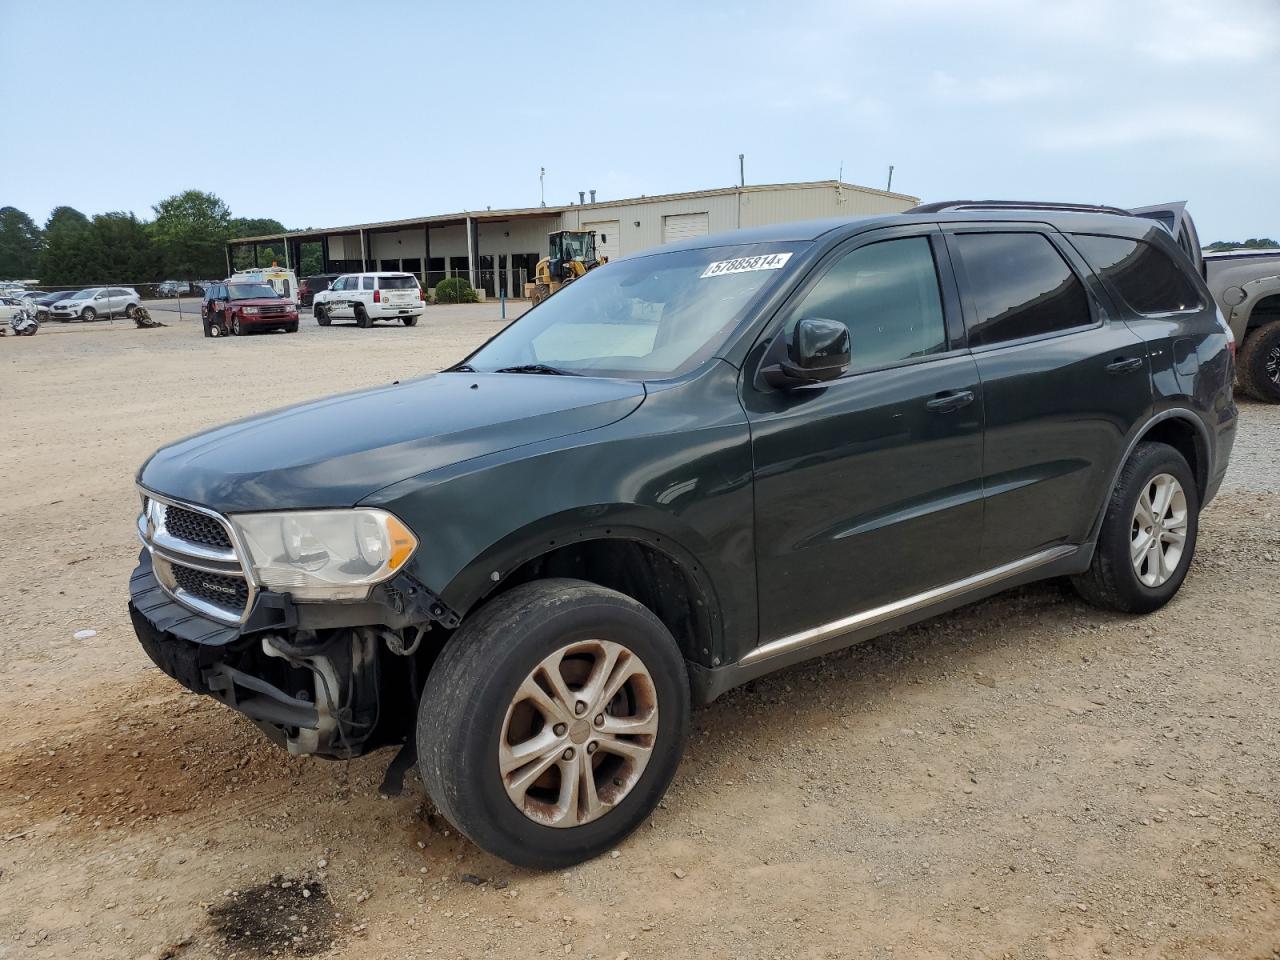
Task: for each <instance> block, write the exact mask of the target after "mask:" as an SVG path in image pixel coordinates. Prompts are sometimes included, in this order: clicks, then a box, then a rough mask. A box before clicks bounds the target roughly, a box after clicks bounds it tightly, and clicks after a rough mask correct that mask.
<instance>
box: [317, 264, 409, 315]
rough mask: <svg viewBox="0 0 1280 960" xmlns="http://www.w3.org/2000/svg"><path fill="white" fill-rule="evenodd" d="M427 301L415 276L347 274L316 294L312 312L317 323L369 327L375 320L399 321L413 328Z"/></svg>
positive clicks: (401, 274) (407, 274)
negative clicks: (342, 322)
mask: <svg viewBox="0 0 1280 960" xmlns="http://www.w3.org/2000/svg"><path fill="white" fill-rule="evenodd" d="M423 303H424V298H423V296H422V288H421V287H419V286H418V280H417V278H416V277H415V276H414V275H413V274H411V273H344V274H343V275H342V276H340V277H338V279H337V280H335V281H333V283H332V284H330V285H329V289H328V290H322V291H320V292H319V293H317V294H316V296H315V300H314V302H313V303H312V312H313V313H314V314H315V318H316V322H317V323H319V324H320V326H322V327H327V326H328V325H329V323H330V321H333V320H342V319H346V318H350V319H353V320H355V322H356V325H357V326H360V327H367V326H369V325H370V324H372V323H373V321H375V320H395V319H397V318H399V320H400V322H401V323H403V324H404V325H405V326H406V327H412V326H413V325H414V324H415V323H417V322H418V317H420V316H422V309H423Z"/></svg>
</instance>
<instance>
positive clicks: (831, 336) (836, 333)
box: [763, 317, 851, 388]
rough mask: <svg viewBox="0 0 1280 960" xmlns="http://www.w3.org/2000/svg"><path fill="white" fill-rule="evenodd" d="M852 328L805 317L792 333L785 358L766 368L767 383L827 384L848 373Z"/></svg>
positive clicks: (782, 385)
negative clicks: (850, 329)
mask: <svg viewBox="0 0 1280 960" xmlns="http://www.w3.org/2000/svg"><path fill="white" fill-rule="evenodd" d="M850 355H851V350H850V347H849V328H848V327H846V326H845V325H844V324H843V323H840V322H838V321H836V320H824V319H822V318H821V317H802V318H801V319H800V320H799V321H798V322H797V323H796V325H795V329H794V330H792V331H791V338H790V340H789V341H788V342H787V345H786V356H785V357H784V358H783V359H780V360H779V361H778V362H777V363H775V364H772V365H770V366H767V367H765V369H764V371H763V373H764V378H765V381H766V382H768V383H769V385H770V386H774V387H784V388H786V387H799V386H804V385H806V384H812V383H826V382H827V381H828V380H835V379H836V378H838V377H841V376H843V375H844V373H845V371H847V370H848V369H849V361H850Z"/></svg>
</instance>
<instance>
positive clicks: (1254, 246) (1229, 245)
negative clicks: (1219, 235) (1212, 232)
mask: <svg viewBox="0 0 1280 960" xmlns="http://www.w3.org/2000/svg"><path fill="white" fill-rule="evenodd" d="M1276 247H1280V243H1276V241H1274V240H1272V239H1270V238H1269V237H1250V238H1249V239H1248V240H1246V241H1244V243H1241V242H1240V241H1239V240H1215V241H1214V242H1213V243H1211V244H1209V245H1208V246H1207V247H1205V249H1206V250H1210V251H1214V252H1216V251H1219V250H1271V249H1274V248H1276Z"/></svg>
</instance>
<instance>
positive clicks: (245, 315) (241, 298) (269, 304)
mask: <svg viewBox="0 0 1280 960" xmlns="http://www.w3.org/2000/svg"><path fill="white" fill-rule="evenodd" d="M200 318H201V319H202V320H203V321H204V335H205V336H206V337H223V336H226V335H227V334H228V333H230V334H231V335H232V336H234V337H238V336H240V335H241V334H242V333H254V332H255V331H258V330H283V331H284V332H285V333H297V332H298V307H297V305H296V304H295V303H294V302H293V301H292V300H290V299H288V298H287V297H282V296H280V294H278V293H276V292H275V290H273V289H272V287H271V284H269V283H258V282H254V281H243V282H239V283H236V282H231V283H227V282H223V283H214V284H210V285H209V287H208V288H207V289H206V290H205V294H204V302H203V303H201V304H200Z"/></svg>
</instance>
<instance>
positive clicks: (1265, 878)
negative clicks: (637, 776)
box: [0, 304, 1280, 960]
mask: <svg viewBox="0 0 1280 960" xmlns="http://www.w3.org/2000/svg"><path fill="white" fill-rule="evenodd" d="M499 328H500V321H498V320H497V307H496V305H492V304H490V305H479V306H475V307H461V308H430V309H429V310H428V312H427V314H426V316H425V317H424V319H423V321H422V322H421V323H420V324H419V325H418V326H417V327H416V328H413V329H406V328H402V327H399V326H387V327H382V328H374V329H372V330H368V331H362V330H358V329H355V328H351V327H348V328H329V329H325V330H321V329H319V328H317V327H315V326H314V325H312V324H309V323H304V326H303V328H302V332H301V333H299V334H297V335H271V336H260V337H252V338H242V339H227V340H219V341H208V340H204V339H203V338H201V337H200V335H199V327H198V325H197V324H195V323H193V322H190V321H188V322H183V323H177V322H175V323H173V324H171V325H170V326H168V327H165V328H162V329H158V330H151V331H140V330H136V329H134V328H133V327H132V325H131V324H129V325H126V324H121V323H116V324H95V325H92V326H82V325H74V326H62V325H57V324H54V325H49V326H47V327H46V328H44V329H42V330H41V332H40V335H39V336H37V337H34V338H30V339H21V340H15V339H13V338H6V339H5V340H0V371H2V373H0V391H2V392H3V397H4V400H5V414H6V415H5V418H4V420H3V423H2V425H0V447H2V448H3V449H4V450H5V451H6V456H5V457H4V458H3V459H0V482H2V483H3V489H4V490H5V492H6V498H5V500H6V502H5V508H4V510H3V511H2V512H0V542H2V543H3V544H4V545H5V549H4V550H3V552H2V554H0V583H3V584H4V587H3V588H2V590H0V592H2V593H3V595H4V603H3V604H2V605H0V631H2V635H3V638H4V640H5V648H6V651H7V652H8V657H7V658H6V659H5V660H4V661H3V662H0V960H9V958H11V957H12V958H17V957H22V958H26V957H33V958H45V957H48V958H61V957H69V956H83V957H94V958H96V957H123V958H138V957H152V958H157V957H179V956H180V957H182V958H207V957H226V956H242V957H263V956H326V957H355V958H365V957H370V958H372V957H397V958H406V957H408V958H412V957H417V958H432V960H434V958H440V957H448V958H453V957H467V958H472V957H495V958H505V957H553V956H555V957H564V956H572V957H580V958H587V957H593V958H597V960H618V958H621V957H627V958H630V960H639V958H669V957H712V958H730V957H738V958H814V960H817V958H835V957H840V958H843V957H859V958H861V957H867V958H889V957H899V958H901V957H926V958H954V957H965V958H968V957H994V958H1001V957H1016V958H1040V957H1046V958H1047V957H1055V958H1056V957H1101V956H1107V955H1110V956H1122V957H1144V958H1156V957H1166V958H1175V957H1176V958H1197V960H1198V958H1206V957H1243V958H1272V957H1280V820H1278V817H1277V815H1278V814H1280V810H1278V809H1277V789H1276V788H1277V775H1278V773H1280V698H1278V697H1277V689H1278V688H1280V653H1278V651H1277V640H1278V639H1280V631H1278V630H1277V627H1276V623H1277V622H1278V620H1280V597H1278V596H1277V591H1276V585H1275V584H1276V575H1277V572H1280V524H1277V516H1280V483H1278V482H1277V479H1276V477H1277V470H1278V469H1280V455H1278V454H1277V450H1280V443H1278V442H1277V441H1280V407H1265V406H1261V405H1257V404H1252V403H1246V402H1243V401H1242V402H1241V431H1240V437H1239V440H1238V442H1237V446H1236V452H1235V457H1234V459H1233V463H1232V468H1231V472H1230V473H1229V475H1228V479H1227V483H1226V485H1225V487H1224V491H1223V493H1222V495H1221V496H1220V497H1219V498H1218V500H1217V501H1215V502H1214V503H1213V504H1212V505H1211V507H1210V508H1209V509H1208V510H1207V511H1206V513H1205V516H1204V518H1203V525H1202V533H1201V540H1200V549H1199V554H1198V556H1197V558H1196V562H1195V565H1194V567H1193V569H1192V572H1191V575H1190V576H1189V578H1188V580H1187V583H1186V585H1185V587H1184V589H1183V590H1182V592H1181V594H1180V595H1179V596H1178V598H1177V599H1176V600H1175V601H1174V602H1173V603H1171V604H1170V605H1169V606H1168V607H1166V608H1165V609H1164V610H1162V611H1160V612H1158V613H1156V614H1154V615H1152V616H1149V617H1144V618H1126V617H1118V616H1113V615H1110V614H1103V613H1099V612H1098V611H1095V610H1093V609H1091V608H1089V607H1087V606H1085V605H1084V604H1083V603H1081V602H1080V601H1079V600H1078V599H1076V598H1075V596H1074V595H1073V594H1072V593H1071V592H1070V591H1069V590H1067V589H1065V588H1064V587H1063V586H1062V585H1060V584H1056V583H1050V584H1040V585H1036V586H1032V587H1028V588H1025V589H1021V590H1016V591H1013V592H1011V593H1007V594H1004V595H1001V596H999V597H996V598H993V599H991V600H988V601H985V602H983V603H980V604H976V605H973V606H970V607H967V608H965V609H962V610H959V611H957V612H955V613H953V614H951V615H948V616H945V617H941V618H939V619H936V620H934V621H931V622H929V623H926V624H921V625H919V626H916V627H913V628H911V629H909V630H905V631H901V632H899V633H896V634H892V635H890V636H886V637H883V638H880V639H879V640H876V641H874V642H871V643H868V644H865V645H863V646H861V647H858V648H855V649H853V650H849V651H846V652H843V653H840V654H835V655H832V656H829V657H826V658H823V659H821V660H818V661H814V662H811V663H809V664H805V665H803V666H800V667H797V668H794V669H791V670H788V671H785V672H783V673H780V674H777V675H775V676H772V677H769V678H766V679H764V680H761V681H758V682H755V683H753V684H750V685H748V686H747V687H744V688H742V689H739V690H735V691H733V692H731V693H730V694H728V695H726V696H725V697H723V698H722V699H721V700H719V701H717V702H716V703H715V704H713V705H711V706H710V707H708V708H706V709H703V710H700V711H699V712H698V713H697V714H696V715H695V718H694V720H695V724H694V733H693V736H692V739H691V742H690V745H689V751H688V755H687V757H686V760H685V762H684V763H683V765H682V766H681V769H680V772H679V774H678V775H677V778H676V781H675V783H674V785H673V787H672V789H671V791H670V793H669V794H668V796H667V798H666V799H665V801H664V802H663V805H662V807H661V808H660V809H659V810H658V811H657V812H656V814H655V815H654V817H653V818H652V819H651V821H650V822H649V823H648V825H646V826H645V827H642V828H641V829H640V831H638V832H637V833H636V834H635V836H633V837H632V838H630V839H629V840H628V841H626V842H625V843H624V844H622V845H621V846H620V847H619V849H618V850H617V851H616V856H612V855H611V856H606V857H602V858H600V859H599V860H597V861H595V862H592V863H589V864H585V865H582V866H580V867H576V868H573V869H570V870H565V871H561V872H557V873H551V874H537V873H532V872H528V871H523V870H516V869H513V868H511V867H509V866H507V865H505V864H503V863H501V862H499V861H497V860H494V859H493V858H491V857H488V856H486V855H484V854H481V853H479V852H478V851H477V850H476V849H475V848H474V847H472V846H471V845H470V844H468V843H466V842H465V841H461V840H460V839H459V838H458V837H457V836H456V835H455V834H454V833H453V831H452V830H451V829H450V828H449V826H448V824H447V823H445V822H443V821H442V820H441V819H440V818H439V817H438V816H436V815H435V814H434V812H433V811H432V809H431V807H430V805H429V803H427V802H426V801H425V799H424V798H423V797H422V795H421V794H420V792H419V788H418V786H417V784H416V781H415V780H414V779H413V778H411V779H410V782H409V787H410V788H409V789H407V790H406V792H405V794H404V796H401V797H398V798H392V799H382V798H379V796H378V794H377V792H376V787H377V784H378V781H379V779H380V778H381V775H382V772H383V769H384V767H385V764H386V762H387V761H388V760H389V755H388V754H386V753H383V754H379V755H376V756H373V757H368V758H364V759H362V760H359V761H355V762H351V763H325V762H321V761H316V760H308V759H305V758H304V759H297V758H290V757H288V756H287V755H285V754H283V753H282V752H280V751H278V750H276V749H275V748H274V747H271V746H269V745H268V744H266V743H265V741H264V740H263V738H262V737H261V736H260V735H259V734H258V732H257V731H256V730H255V729H254V728H253V727H252V725H251V724H249V723H248V721H246V720H244V719H243V718H242V717H239V716H238V715H236V714H234V713H233V712H232V711H229V710H227V709H225V708H222V707H220V706H219V705H217V704H215V703H212V702H211V701H208V700H206V699H204V698H200V697H197V696H194V695H190V694H187V693H185V692H183V691H182V690H181V689H180V688H179V687H177V686H176V685H175V684H174V683H173V682H171V681H170V680H168V679H167V678H166V677H164V676H163V675H162V674H160V673H159V671H157V670H155V669H154V668H153V667H151V666H150V665H149V663H148V661H147V660H146V658H145V657H144V655H143V654H142V652H141V650H140V649H139V647H138V645H137V642H136V640H135V639H134V637H133V636H132V632H131V629H130V627H129V623H128V617H127V615H126V613H125V602H124V595H125V584H126V581H127V578H128V574H129V571H130V569H131V568H132V565H133V562H134V557H135V555H136V552H137V547H136V545H135V543H134V539H133V534H132V521H133V515H134V513H135V511H136V508H137V501H136V495H135V493H134V491H133V488H132V476H133V472H134V470H135V469H136V467H137V465H138V464H139V463H141V462H142V460H143V459H144V458H145V457H146V455H147V454H148V453H149V452H150V451H151V450H152V449H154V448H155V447H156V446H158V445H159V444H161V443H164V442H166V441H169V440H172V439H174V438H176V437H178V436H180V435H183V434H186V433H190V432H193V431H195V430H199V429H201V428H204V427H207V426H210V425H212V424H214V423H218V422H222V421H225V420H227V419H231V418H233V417H237V416H242V415H245V414H248V413H252V412H255V411H258V410H262V409H266V408H269V407H274V406H279V405H281V404H283V403H287V402H292V401H296V400H301V399H306V398H309V397H315V396H320V395H324V394H327V393H331V392H334V391H337V390H342V389H349V388H354V387H359V386H364V385H369V384H376V383H381V382H386V381H389V380H395V379H400V378H402V377H405V376H411V375H413V374H415V373H417V372H420V371H423V370H428V369H433V368H437V367H439V366H441V365H443V364H444V363H446V362H448V361H450V360H453V359H456V358H457V357H458V356H459V355H461V354H462V353H463V352H464V351H465V350H467V349H468V348H469V347H470V346H472V345H474V344H476V343H478V342H480V341H482V340H483V339H485V338H487V337H488V336H490V335H492V333H493V332H495V331H496V330H497V329H499ZM84 629H90V630H95V631H97V632H96V635H95V636H93V637H91V638H88V639H83V640H76V639H75V638H74V634H75V633H76V631H79V630H84Z"/></svg>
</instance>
